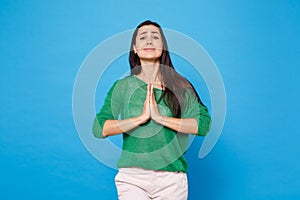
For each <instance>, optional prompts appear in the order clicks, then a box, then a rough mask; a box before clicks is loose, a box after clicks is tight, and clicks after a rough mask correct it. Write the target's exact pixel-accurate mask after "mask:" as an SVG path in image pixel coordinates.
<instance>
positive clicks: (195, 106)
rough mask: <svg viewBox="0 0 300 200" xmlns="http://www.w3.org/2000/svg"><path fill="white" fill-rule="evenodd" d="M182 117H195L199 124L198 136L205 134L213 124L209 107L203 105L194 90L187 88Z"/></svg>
mask: <svg viewBox="0 0 300 200" xmlns="http://www.w3.org/2000/svg"><path fill="white" fill-rule="evenodd" d="M181 117H182V118H195V119H196V121H197V124H198V133H197V135H198V136H205V135H206V134H207V133H208V131H209V129H210V125H211V117H210V115H209V113H208V109H207V108H206V107H205V106H204V105H202V104H201V103H200V102H199V100H198V98H197V97H196V96H195V94H194V92H192V91H191V90H189V89H187V91H186V93H185V100H184V107H183V114H182V115H181Z"/></svg>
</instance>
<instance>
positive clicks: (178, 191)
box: [115, 168, 188, 200]
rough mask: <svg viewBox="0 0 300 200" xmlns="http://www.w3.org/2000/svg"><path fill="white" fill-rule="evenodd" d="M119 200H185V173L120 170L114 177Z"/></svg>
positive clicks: (135, 169) (134, 169)
mask: <svg viewBox="0 0 300 200" xmlns="http://www.w3.org/2000/svg"><path fill="white" fill-rule="evenodd" d="M115 183H116V187H117V190H118V198H119V200H187V196H188V182H187V176H186V173H183V172H168V171H153V170H145V169H140V168H121V169H119V172H118V174H117V175H116V177H115Z"/></svg>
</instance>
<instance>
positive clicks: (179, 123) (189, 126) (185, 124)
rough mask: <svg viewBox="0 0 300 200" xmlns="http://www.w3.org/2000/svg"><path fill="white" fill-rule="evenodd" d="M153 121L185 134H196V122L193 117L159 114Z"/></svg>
mask: <svg viewBox="0 0 300 200" xmlns="http://www.w3.org/2000/svg"><path fill="white" fill-rule="evenodd" d="M155 122H156V123H158V124H161V125H162V126H165V127H168V128H170V129H173V130H175V131H177V132H181V133H187V134H197V133H198V124H197V120H196V119H195V118H184V119H183V118H174V117H167V116H161V115H160V116H159V117H158V118H156V119H155Z"/></svg>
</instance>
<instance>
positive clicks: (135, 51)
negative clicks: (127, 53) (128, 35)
mask: <svg viewBox="0 0 300 200" xmlns="http://www.w3.org/2000/svg"><path fill="white" fill-rule="evenodd" d="M133 52H134V53H135V54H136V53H137V50H136V47H135V45H133Z"/></svg>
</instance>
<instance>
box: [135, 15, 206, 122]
mask: <svg viewBox="0 0 300 200" xmlns="http://www.w3.org/2000/svg"><path fill="white" fill-rule="evenodd" d="M146 25H154V26H156V27H157V28H158V29H159V31H160V35H161V39H162V44H163V48H162V54H161V56H160V59H159V61H160V75H161V79H162V80H161V81H162V83H163V86H164V90H163V92H162V96H161V98H160V99H163V100H164V102H165V103H166V105H167V106H168V107H169V109H170V110H171V112H172V115H173V117H178V118H179V117H181V109H182V108H181V105H184V104H183V103H184V100H185V91H186V89H188V88H190V89H191V91H192V92H193V93H194V94H195V97H196V98H197V101H199V102H200V103H201V104H202V105H203V106H205V105H204V104H203V103H202V102H201V100H200V98H199V95H198V94H197V92H196V90H195V89H194V87H193V85H192V84H191V83H190V82H189V81H188V80H187V79H185V78H184V77H183V76H181V75H180V74H179V73H178V72H176V70H175V68H174V66H173V64H172V61H171V58H170V54H169V50H168V45H167V40H166V38H165V35H164V33H163V31H162V28H161V26H160V25H159V24H158V23H156V22H152V21H150V20H146V21H144V22H142V23H141V24H139V25H138V26H137V28H136V29H135V31H134V33H133V36H132V40H131V46H130V52H129V63H130V69H131V75H138V74H139V73H140V72H141V62H140V58H139V57H138V55H137V54H136V53H134V49H133V46H134V45H135V43H136V36H137V32H138V29H139V28H141V27H142V26H146Z"/></svg>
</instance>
